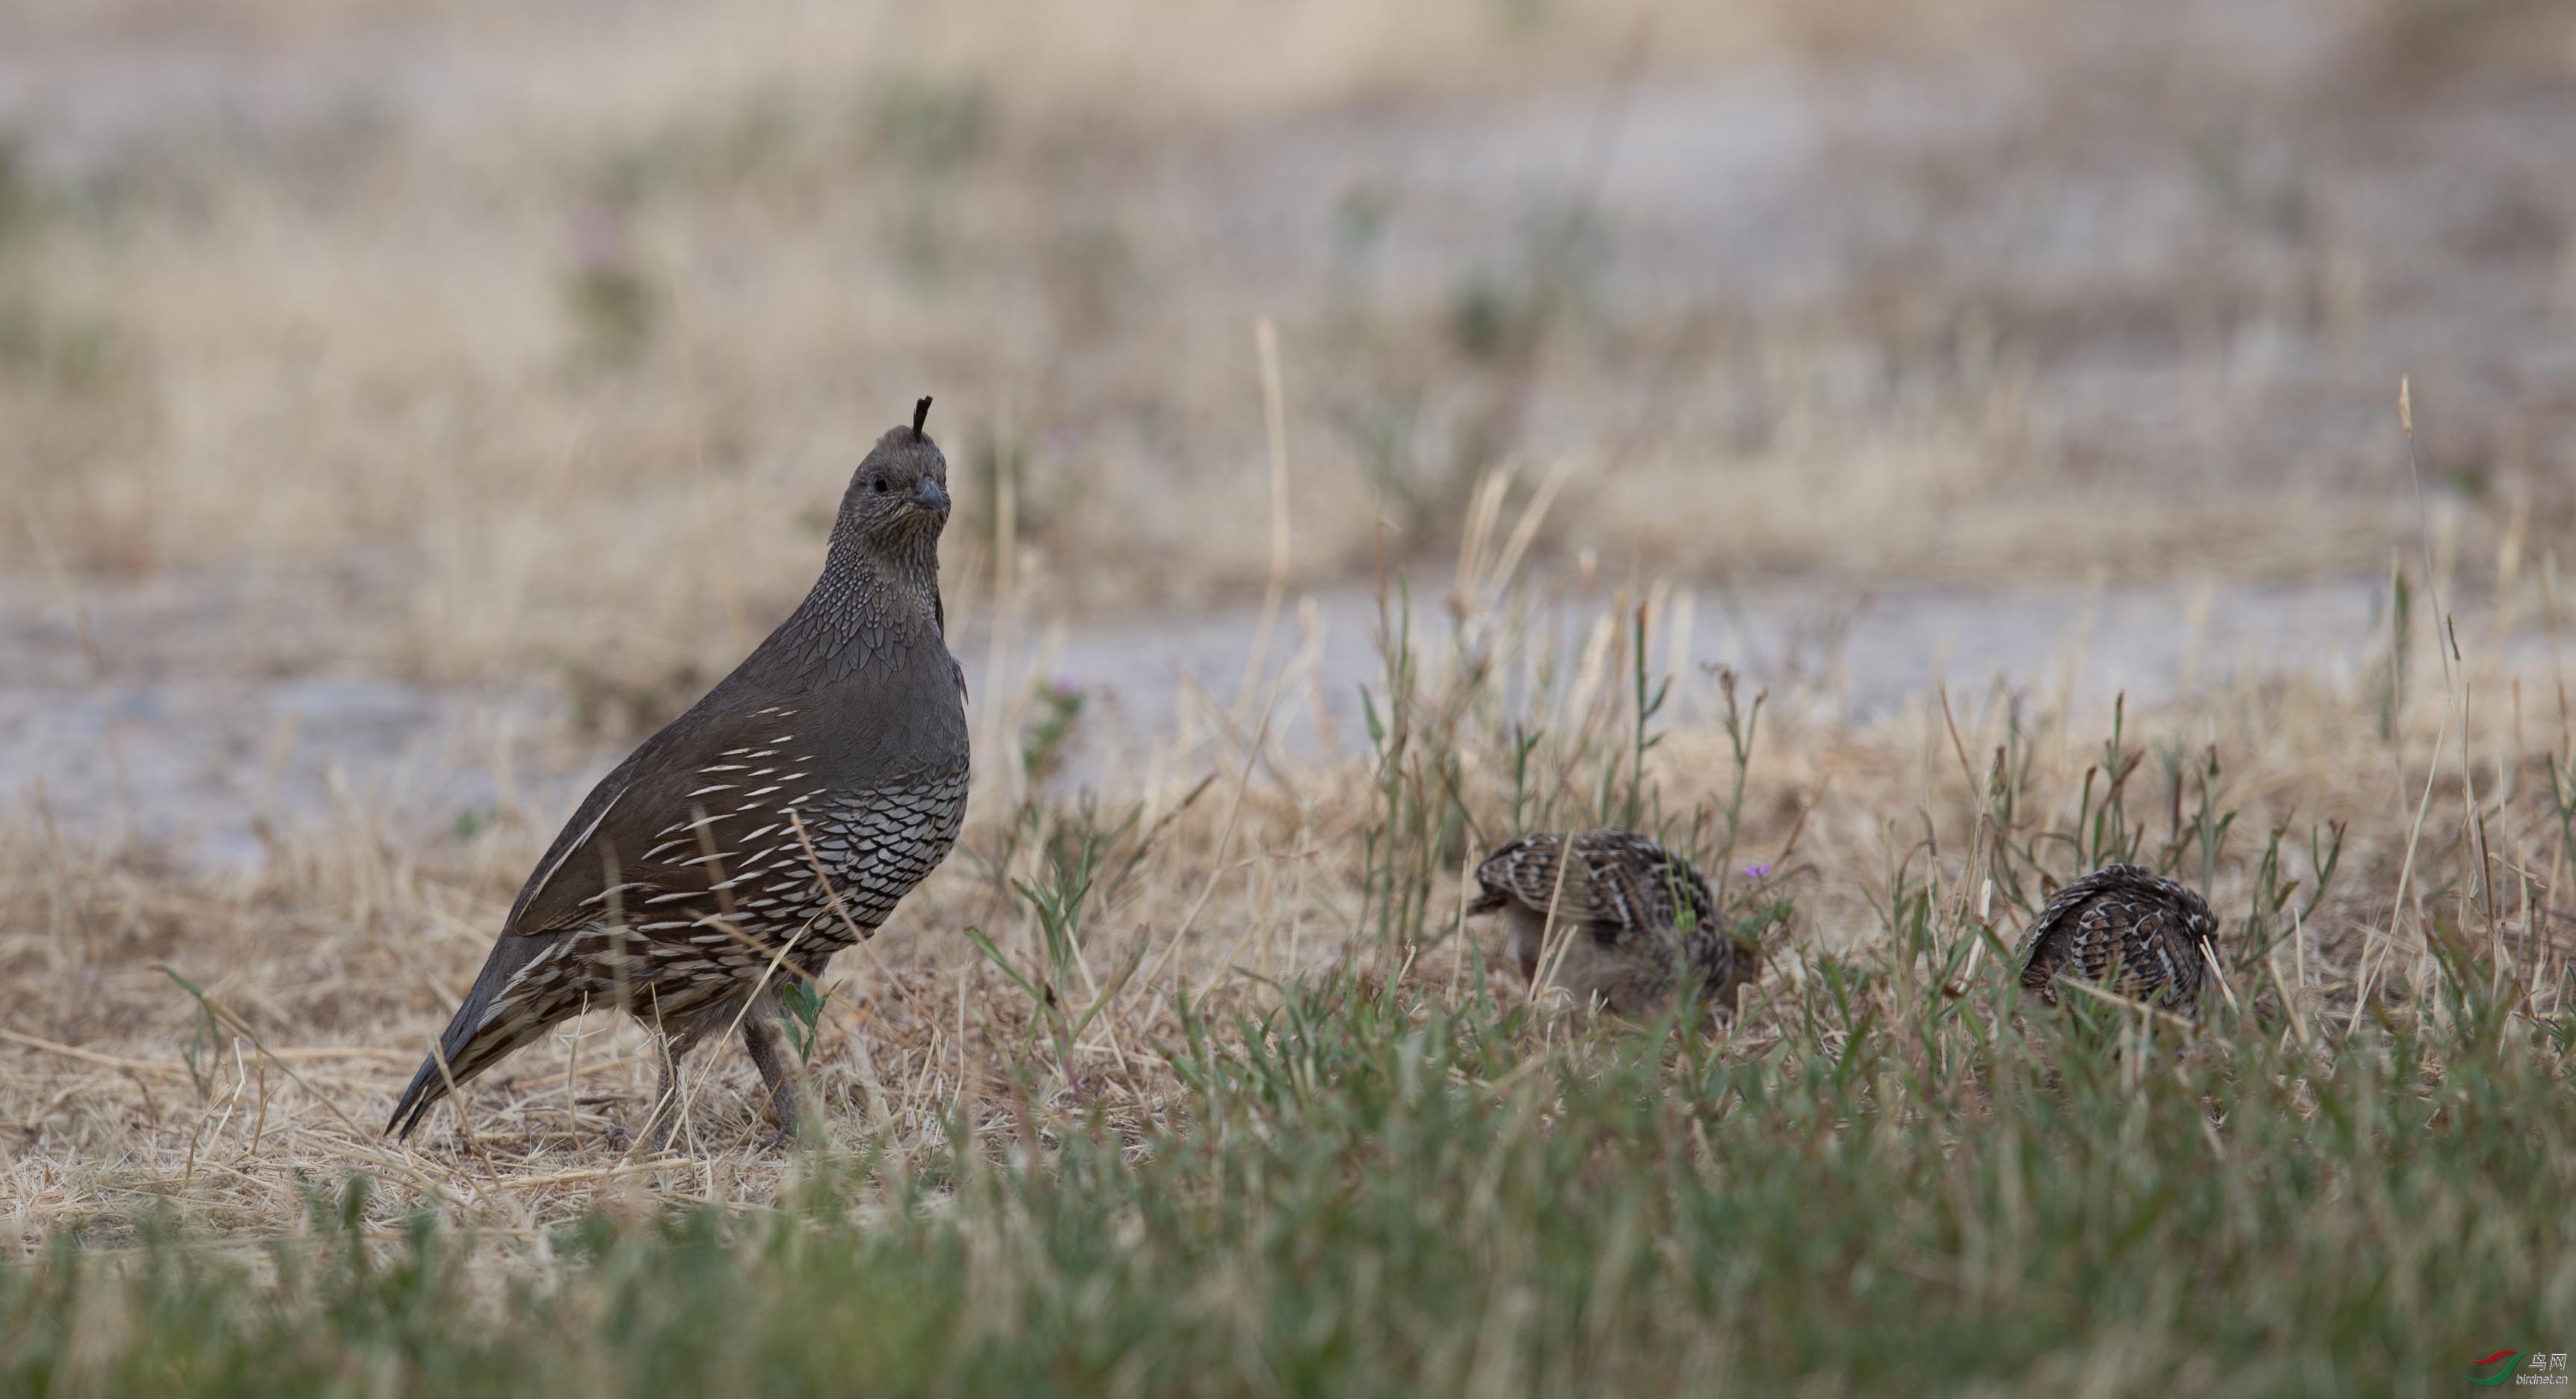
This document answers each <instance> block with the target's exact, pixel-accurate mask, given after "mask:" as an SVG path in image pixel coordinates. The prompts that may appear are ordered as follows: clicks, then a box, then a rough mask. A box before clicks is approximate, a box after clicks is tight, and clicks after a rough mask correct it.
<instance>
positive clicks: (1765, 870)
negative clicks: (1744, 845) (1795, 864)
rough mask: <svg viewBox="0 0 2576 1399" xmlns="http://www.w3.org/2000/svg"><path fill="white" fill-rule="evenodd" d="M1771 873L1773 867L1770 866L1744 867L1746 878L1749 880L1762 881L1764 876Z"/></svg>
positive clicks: (1755, 865)
mask: <svg viewBox="0 0 2576 1399" xmlns="http://www.w3.org/2000/svg"><path fill="white" fill-rule="evenodd" d="M1770 872H1771V866H1769V865H1768V864H1754V865H1746V866H1745V867H1744V877H1745V878H1747V879H1760V878H1761V877H1762V876H1764V875H1766V874H1769V873H1770Z"/></svg>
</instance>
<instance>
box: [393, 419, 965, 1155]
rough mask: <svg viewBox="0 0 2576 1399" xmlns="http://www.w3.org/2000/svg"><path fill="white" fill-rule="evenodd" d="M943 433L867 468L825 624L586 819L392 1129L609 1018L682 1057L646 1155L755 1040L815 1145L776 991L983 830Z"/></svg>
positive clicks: (610, 791) (766, 1077) (535, 888)
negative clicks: (723, 1061) (622, 1014)
mask: <svg viewBox="0 0 2576 1399" xmlns="http://www.w3.org/2000/svg"><path fill="white" fill-rule="evenodd" d="M929 411H930V400H929V399H927V398H925V399H923V400H921V402H920V403H919V404H918V405H917V406H916V407H915V408H914V410H913V417H912V425H911V426H909V427H897V428H895V429H894V430H893V431H891V432H888V433H887V434H886V435H885V436H883V437H881V438H879V439H878V440H877V444H876V446H875V448H874V449H873V450H871V451H870V452H869V453H868V455H867V458H866V459H865V460H864V461H861V462H860V463H859V468H858V471H857V472H856V474H854V475H853V476H852V477H851V479H850V486H849V489H848V491H846V492H845V493H844V494H843V495H842V497H841V509H840V515H839V517H838V519H837V520H835V522H834V523H833V526H832V542H831V551H830V554H829V555H828V557H827V558H826V560H825V562H824V565H823V576H822V577H821V578H820V579H818V580H816V582H815V584H814V588H813V591H812V592H810V593H808V594H807V595H806V597H805V601H804V602H803V603H802V604H801V605H799V606H798V607H797V609H796V610H795V612H794V613H793V614H791V615H790V616H789V617H788V618H787V620H786V621H784V622H782V623H780V624H779V627H778V629H777V630H776V631H773V632H771V633H770V634H769V637H768V639H767V640H765V641H763V642H761V643H760V645H759V647H758V648H757V649H755V650H753V652H752V653H751V655H750V656H748V657H746V658H745V659H744V660H743V662H742V664H741V665H739V666H736V667H735V668H734V671H733V673H732V674H731V675H728V676H726V677H725V678H724V680H723V681H722V682H721V683H719V684H718V685H717V686H716V687H715V688H714V689H713V690H710V691H708V692H707V695H706V697H705V698H704V699H701V700H699V701H698V702H697V704H695V705H694V706H692V707H691V708H690V709H689V711H688V712H687V713H685V714H683V715H681V716H680V717H679V718H677V719H675V720H673V721H671V723H670V725H669V726H668V727H666V728H664V729H663V730H662V731H661V732H660V733H657V734H655V735H653V737H651V738H650V739H648V740H646V741H645V743H644V745H643V746H642V747H640V748H638V749H636V750H635V752H634V753H633V754H631V755H629V756H628V757H627V759H626V761H624V762H622V763H620V764H618V765H617V768H616V770H615V771H613V772H611V773H609V774H608V776H607V777H605V778H603V779H601V781H600V783H599V785H598V786H597V787H595V788H593V789H592V790H591V793H590V796H589V797H588V798H587V799H585V800H584V801H583V802H582V804H581V807H580V809H579V810H577V811H575V812H574V813H573V816H572V820H571V821H569V822H567V823H566V824H565V826H564V828H563V831H562V833H561V834H559V835H557V836H556V837H555V841H554V845H553V846H552V847H551V848H549V849H548V850H547V851H546V854H545V858H544V859H542V860H540V861H539V862H538V863H537V867H536V870H535V872H534V873H532V874H530V875H529V876H528V882H527V884H526V885H525V886H524V887H522V888H521V889H520V890H519V898H518V902H516V903H515V904H513V905H511V908H510V914H509V917H508V919H507V920H505V921H504V922H503V924H502V927H501V936H500V940H499V941H498V942H496V943H495V944H494V945H493V948H492V953H491V956H490V957H489V958H487V959H486V960H485V961H484V963H483V971H482V974H481V975H480V976H477V977H476V978H475V979H474V987H473V989H472V990H471V991H469V992H467V993H466V996H465V1002H464V1004H463V1005H461V1006H459V1007H458V1008H457V1011H456V1016H455V1018H454V1019H453V1020H450V1021H449V1022H448V1025H447V1029H446V1032H445V1033H443V1034H441V1035H440V1036H439V1040H438V1047H437V1048H436V1050H435V1051H433V1052H432V1053H431V1054H430V1056H429V1057H428V1058H427V1059H426V1060H425V1061H423V1063H422V1064H421V1066H420V1072H418V1073H417V1074H414V1075H413V1076H412V1080H411V1086H410V1087H409V1088H407V1089H405V1090H404V1091H403V1096H402V1101H401V1102H400V1103H399V1104H397V1105H396V1106H395V1108H394V1114H393V1120H392V1121H391V1123H389V1124H388V1126H387V1130H389V1131H398V1132H399V1133H400V1134H401V1135H403V1136H406V1137H407V1136H409V1135H410V1134H411V1131H412V1129H413V1128H414V1127H417V1126H418V1125H419V1124H420V1119H421V1117H422V1115H423V1114H424V1113H426V1112H428V1111H429V1109H430V1107H431V1106H432V1105H434V1104H436V1103H437V1102H438V1100H439V1099H440V1098H442V1097H445V1096H446V1095H447V1093H448V1091H449V1090H450V1088H452V1087H453V1086H454V1085H457V1084H462V1083H464V1082H466V1081H467V1080H470V1079H472V1078H473V1077H474V1076H475V1075H477V1074H480V1073H482V1072H483V1071H484V1070H486V1069H488V1068H490V1067H492V1065H493V1064H495V1063H496V1062H498V1061H500V1060H501V1059H502V1058H504V1057H506V1056H507V1055H509V1054H510V1053H512V1052H513V1051H515V1050H517V1049H519V1048H520V1047H521V1046H523V1045H526V1044H528V1043H530V1042H532V1041H534V1040H535V1039H536V1038H537V1037H538V1036H540V1035H542V1034H544V1033H545V1032H546V1030H547V1029H548V1028H550V1027H552V1026H553V1025H555V1024H556V1023H557V1022H559V1021H562V1020H565V1019H568V1018H570V1017H572V1016H575V1015H579V1014H580V1013H582V1012H583V1011H584V1010H586V1009H590V1008H594V1007H608V1006H617V1007H621V1008H623V1009H625V1010H627V1011H629V1012H631V1013H633V1014H634V1015H635V1016H636V1017H637V1018H639V1019H641V1020H642V1021H644V1022H645V1024H646V1025H648V1026H650V1027H652V1028H653V1029H655V1030H656V1031H658V1032H659V1034H660V1035H661V1056H660V1057H661V1084H660V1088H659V1089H658V1091H657V1092H656V1093H655V1095H654V1100H653V1106H652V1109H651V1111H650V1113H649V1114H648V1115H647V1117H646V1121H645V1127H644V1131H643V1134H642V1135H643V1137H644V1140H645V1143H646V1144H647V1146H648V1147H651V1148H656V1149H658V1148H659V1147H661V1146H662V1145H663V1144H664V1143H665V1142H667V1141H668V1140H669V1137H670V1133H671V1128H672V1125H673V1123H674V1120H675V1118H676V1116H677V1107H678V1097H677V1090H678V1073H679V1064H680V1061H681V1059H682V1058H683V1057H684V1056H686V1055H687V1054H688V1053H689V1051H690V1050H691V1049H693V1048H695V1047H696V1046H697V1043H698V1042H699V1041H700V1040H701V1039H704V1038H705V1037H707V1036H708V1035H709V1034H716V1035H722V1034H724V1033H725V1032H726V1031H727V1030H728V1028H729V1027H731V1026H732V1025H734V1024H736V1023H739V1024H740V1025H741V1026H742V1032H743V1040H744V1043H745V1045H746V1047H747V1048H748V1049H749V1050H750V1052H751V1061H752V1063H753V1064H754V1065H755V1066H757V1067H758V1068H759V1070H760V1076H761V1080H762V1082H763V1084H764V1085H765V1086H766V1088H767V1096H768V1097H769V1100H770V1103H771V1106H772V1109H773V1111H774V1112H775V1113H776V1115H777V1117H778V1122H779V1126H780V1128H781V1129H782V1131H785V1132H789V1133H792V1132H793V1131H794V1130H795V1128H796V1103H795V1096H794V1093H793V1092H792V1091H791V1090H790V1088H789V1087H788V1084H787V1076H786V1071H785V1066H784V1065H783V1063H782V1062H781V1060H780V1058H779V1044H778V1030H777V1027H776V1025H775V1023H774V1022H775V1021H776V1020H777V1018H778V1017H779V1008H778V1001H777V992H778V991H779V989H780V987H781V986H782V985H783V984H785V983H786V982H787V980H788V979H790V978H796V977H801V978H806V979H808V980H812V979H814V978H818V977H819V976H820V975H821V973H822V970H823V966H824V964H825V963H826V962H828V961H830V960H831V957H832V954H833V953H835V952H839V951H841V950H842V949H843V948H846V947H848V946H850V945H851V944H852V943H853V942H855V941H857V940H858V939H859V938H862V937H865V936H867V935H869V934H870V933H873V932H874V931H875V930H876V928H877V927H878V926H879V925H881V924H883V923H884V922H885V920H886V917H887V915H889V914H891V913H892V912H893V911H894V906H895V903H896V901H897V900H899V899H901V898H902V897H903V896H904V895H905V894H907V893H909V892H911V891H912V888H913V886H915V885H917V884H919V883H920V882H921V880H922V878H923V876H925V875H927V874H929V873H930V871H931V869H932V867H933V866H936V865H937V864H938V863H939V862H940V860H941V859H942V858H944V857H945V856H946V855H947V854H948V851H949V848H950V847H951V846H952V845H954V844H956V841H957V831H958V826H959V824H960V822H961V821H962V820H963V818H964V815H965V811H966V769H967V753H966V711H965V689H966V686H965V677H964V674H963V672H961V671H960V670H959V669H958V667H957V662H956V660H955V658H954V657H952V656H950V655H949V653H948V648H947V645H946V644H945V642H944V641H943V640H942V636H941V632H942V626H943V621H944V619H943V617H942V614H941V610H940V601H939V532H940V528H941V526H943V525H944V524H946V523H947V520H948V487H947V480H948V463H947V461H946V459H945V458H943V457H942V456H941V455H940V453H939V448H938V446H937V445H936V444H935V443H933V442H932V441H931V440H930V438H929V437H928V435H926V434H925V433H923V432H922V430H921V425H922V422H923V420H924V418H925V417H927V416H928V414H929Z"/></svg>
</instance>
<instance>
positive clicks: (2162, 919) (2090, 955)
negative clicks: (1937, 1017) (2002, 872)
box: [2020, 865, 2218, 1018]
mask: <svg viewBox="0 0 2576 1399" xmlns="http://www.w3.org/2000/svg"><path fill="white" fill-rule="evenodd" d="M2217 935H2218V919H2217V918H2216V917H2215V916H2213V915H2212V914H2211V913H2210V911H2209V903H2208V901H2207V900H2204V899H2203V898H2201V896H2200V895H2199V894H2198V893H2196V892H2194V891H2193V890H2192V889H2191V888H2189V887H2188V886H2185V885H2182V884H2177V883H2175V882H2174V881H2173V880H2170V879H2163V878H2159V877H2158V876H2157V875H2156V874H2155V873H2154V872H2153V871H2152V870H2148V869H2146V868H2144V867H2142V866H2139V865H2104V866H2103V867H2102V868H2100V869H2098V870H2095V871H2094V872H2093V873H2091V874H2088V875H2086V876H2084V877H2083V878H2082V879H2079V880H2076V881H2075V882H2074V883H2072V884H2069V885H2067V886H2066V887H2065V888H2063V889H2060V890H2058V891H2057V896H2056V897H2055V898H2052V899H2050V900H2049V901H2048V906H2047V907H2045V908H2043V909H2041V910H2040V911H2039V917H2037V918H2035V919H2033V920H2032V921H2031V925H2030V931H2029V932H2028V933H2025V934H2024V935H2023V936H2022V943H2021V952H2020V961H2021V984H2022V989H2023V990H2025V991H2027V992H2029V993H2031V994H2032V995H2034V996H2036V997H2037V998H2038V999H2039V1000H2040V1001H2041V1002H2042V1003H2044V1004H2047V1005H2055V1004H2057V980H2058V978H2060V977H2075V978H2080V979H2082V980H2085V981H2092V982H2099V983H2101V984H2102V985H2103V986H2104V987H2105V988H2106V989H2108V990H2110V991H2113V992H2115V993H2117V994H2119V995H2122V996H2126V997H2128V998H2129V999H2130V1000H2133V1001H2144V1002H2146V1003H2147V1004H2149V1005H2154V1006H2158V1007H2161V1008H2162V1009H2165V1010H2169V1011H2171V1012H2173V1013H2174V1014H2176V1015H2179V1016H2183V1017H2186V1018H2188V1017H2190V1016H2193V1015H2196V1014H2198V1013H2199V1011H2200V992H2201V988H2202V986H2203V984H2204V983H2205V982H2206V981H2207V980H2208V978H2209V966H2210V959H2211V957H2212V955H2213V950H2214V947H2215V944H2214V942H2213V939H2214V938H2216V936H2217Z"/></svg>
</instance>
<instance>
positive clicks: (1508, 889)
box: [1467, 828, 1762, 1016]
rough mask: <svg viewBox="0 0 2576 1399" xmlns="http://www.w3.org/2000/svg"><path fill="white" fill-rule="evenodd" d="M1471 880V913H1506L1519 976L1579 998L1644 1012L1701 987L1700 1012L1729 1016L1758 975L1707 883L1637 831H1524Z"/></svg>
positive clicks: (1756, 958)
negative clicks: (1689, 988)
mask: <svg viewBox="0 0 2576 1399" xmlns="http://www.w3.org/2000/svg"><path fill="white" fill-rule="evenodd" d="M1569 851H1571V858H1568V852H1569ZM1476 883H1477V885H1478V886H1479V888H1480V890H1481V892H1480V893H1479V895H1478V896H1477V897H1476V898H1475V900H1473V901H1472V902H1470V903H1469V904H1468V906H1467V911H1468V912H1469V913H1478V914H1482V913H1500V914H1502V915H1503V920H1504V924H1505V927H1506V929H1507V930H1508V937H1509V946H1510V951H1511V954H1512V958H1513V960H1514V962H1515V963H1516V964H1517V965H1518V966H1519V968H1520V972H1521V975H1522V976H1523V977H1526V978H1528V979H1529V980H1531V981H1532V982H1533V983H1535V982H1536V981H1537V980H1538V978H1539V976H1540V974H1541V973H1542V972H1545V973H1546V974H1547V977H1548V981H1549V984H1551V985H1553V986H1555V987H1557V988H1559V989H1561V990H1563V991H1565V992H1566V993H1567V994H1569V995H1571V996H1572V997H1573V998H1574V999H1575V1000H1576V1001H1578V1002H1582V1003H1586V1004H1596V1003H1597V1004H1599V1005H1602V1006H1604V1007H1606V1008H1608V1009H1611V1010H1615V1011H1618V1012H1621V1013H1623V1014H1629V1015H1636V1014H1644V1013H1649V1012H1652V1011H1654V1010H1656V1009H1658V1008H1660V1007H1661V1006H1662V1005H1663V1004H1664V1003H1665V1002H1667V1001H1668V1000H1669V999H1670V998H1671V997H1672V996H1673V994H1674V993H1675V992H1676V991H1678V990H1680V989H1682V988H1683V987H1684V986H1686V985H1691V984H1696V986H1697V987H1698V991H1699V995H1700V998H1701V1002H1702V1004H1703V1005H1705V1006H1706V1007H1708V1008H1709V1009H1710V1010H1711V1011H1712V1012H1713V1013H1723V1014H1726V1015H1730V1016H1731V1015H1733V1014H1734V1012H1735V1010H1736V1007H1737V1003H1738V1000H1739V999H1740V997H1741V996H1742V994H1743V990H1744V987H1745V985H1746V984H1747V983H1749V982H1751V981H1753V980H1754V979H1755V978H1756V977H1758V976H1760V975H1761V969H1762V959H1761V953H1760V951H1759V950H1758V949H1756V948H1754V947H1751V946H1748V945H1745V944H1742V943H1738V942H1736V941H1734V940H1733V939H1731V938H1729V937H1728V936H1727V935H1726V932H1725V929H1724V928H1723V927H1722V926H1721V924H1720V922H1719V919H1718V916H1717V902H1716V900H1715V898H1714V897H1712V896H1711V894H1710V893H1709V887H1708V881H1707V879H1706V878H1704V877H1702V876H1701V874H1700V872H1699V870H1698V869H1696V868H1695V867H1693V866H1692V864H1691V862H1690V861H1688V860H1686V859H1684V858H1682V857H1681V856H1680V855H1677V854H1675V853H1673V852H1672V851H1670V850H1667V849H1665V848H1664V847H1663V846H1661V845H1659V844H1657V843H1655V842H1654V841H1652V840H1649V839H1647V838H1646V837H1644V836H1641V835H1638V834H1636V833H1635V832H1633V831H1624V830H1618V829H1615V828H1611V829H1603V830H1596V831H1583V832H1577V833H1574V834H1571V835H1568V834H1565V833H1561V832H1554V831H1549V832H1540V833H1536V834H1532V835H1525V836H1522V837H1520V838H1518V839H1516V840H1512V841H1507V842H1505V843H1504V844H1503V845H1501V846H1499V847H1497V848H1496V849H1495V850H1494V852H1493V853H1492V854H1490V855H1488V856H1486V857H1485V860H1484V863H1483V864H1481V865H1479V866H1477V868H1476Z"/></svg>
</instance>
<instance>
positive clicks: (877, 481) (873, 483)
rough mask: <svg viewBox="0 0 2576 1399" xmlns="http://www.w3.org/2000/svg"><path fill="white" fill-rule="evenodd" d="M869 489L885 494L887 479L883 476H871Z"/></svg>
mask: <svg viewBox="0 0 2576 1399" xmlns="http://www.w3.org/2000/svg"><path fill="white" fill-rule="evenodd" d="M868 489H870V490H872V491H875V492H876V493H877V494H878V495H884V494H885V493H886V479H885V478H884V477H883V476H878V477H874V478H871V479H870V480H869V482H868Z"/></svg>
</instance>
